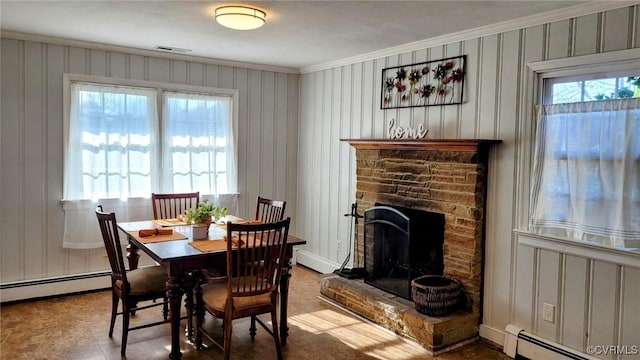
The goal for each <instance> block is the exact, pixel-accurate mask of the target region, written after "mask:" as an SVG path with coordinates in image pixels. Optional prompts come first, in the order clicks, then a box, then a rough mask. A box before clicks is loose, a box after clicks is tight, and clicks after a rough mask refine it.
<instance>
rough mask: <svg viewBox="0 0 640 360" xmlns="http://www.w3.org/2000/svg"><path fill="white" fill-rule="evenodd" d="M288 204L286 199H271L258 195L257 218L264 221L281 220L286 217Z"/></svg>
mask: <svg viewBox="0 0 640 360" xmlns="http://www.w3.org/2000/svg"><path fill="white" fill-rule="evenodd" d="M286 205H287V202H286V201H280V200H271V199H267V198H263V197H260V196H258V201H257V204H256V217H255V219H256V220H260V221H262V222H263V223H266V222H275V221H280V220H282V219H284V209H285V206H286Z"/></svg>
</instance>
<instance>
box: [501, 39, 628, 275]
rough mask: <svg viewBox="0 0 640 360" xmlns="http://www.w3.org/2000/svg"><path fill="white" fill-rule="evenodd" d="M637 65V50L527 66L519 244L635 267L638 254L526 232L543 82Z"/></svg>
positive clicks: (616, 71) (520, 158)
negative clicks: (529, 90)
mask: <svg viewBox="0 0 640 360" xmlns="http://www.w3.org/2000/svg"><path fill="white" fill-rule="evenodd" d="M639 63H640V48H636V49H628V50H620V51H613V52H607V53H600V54H592V55H584V56H576V57H571V58H563V59H554V60H546V61H537V62H531V63H528V64H527V67H528V70H527V72H526V75H527V76H526V79H525V83H524V85H523V86H526V87H527V88H529V89H532V92H529V96H527V98H526V99H525V100H524V101H523V102H522V103H521V104H522V108H523V112H522V113H521V119H520V124H521V130H522V131H523V132H522V133H521V135H522V137H520V138H518V153H519V154H518V158H517V159H518V173H519V178H518V179H519V181H518V182H516V186H517V191H518V195H517V202H518V204H517V210H516V211H517V212H516V223H515V227H516V228H515V229H514V234H515V237H516V240H517V242H518V243H519V244H521V245H525V246H530V247H534V248H539V249H545V250H550V251H558V252H562V253H565V254H569V255H575V256H580V257H588V258H592V259H597V260H602V261H606V262H611V263H615V264H621V265H627V266H632V267H638V265H639V264H640V263H639V261H640V251H628V250H620V249H614V248H608V247H604V246H598V245H591V244H587V243H580V242H576V241H573V240H568V239H563V238H557V237H552V236H543V235H539V234H534V233H532V232H530V231H529V230H528V224H529V216H530V214H529V204H530V193H531V186H532V184H531V181H530V179H531V173H532V166H533V158H532V154H533V153H534V148H535V136H536V134H535V128H536V126H535V125H536V124H535V119H536V116H535V113H534V109H535V105H536V104H539V103H541V99H543V96H544V88H543V86H542V85H543V84H544V80H545V79H550V78H555V77H569V76H580V75H584V74H607V75H608V74H612V76H611V77H615V76H617V75H618V74H619V73H620V72H624V71H630V70H632V69H637V68H638V64H639Z"/></svg>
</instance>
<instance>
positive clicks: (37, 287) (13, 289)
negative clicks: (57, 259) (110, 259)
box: [0, 271, 111, 305]
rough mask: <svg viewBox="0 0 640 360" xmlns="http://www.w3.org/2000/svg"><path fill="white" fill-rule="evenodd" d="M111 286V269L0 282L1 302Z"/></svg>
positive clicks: (33, 298)
mask: <svg viewBox="0 0 640 360" xmlns="http://www.w3.org/2000/svg"><path fill="white" fill-rule="evenodd" d="M110 287H111V272H110V271H99V272H94V273H85V274H78V275H69V276H59V277H54V278H46V279H37V280H26V281H16V282H11V283H2V284H0V304H2V305H6V304H10V303H13V302H19V301H24V300H36V299H42V298H48V297H52V296H57V295H67V294H73V293H79V292H85V291H92V290H100V289H108V288H110Z"/></svg>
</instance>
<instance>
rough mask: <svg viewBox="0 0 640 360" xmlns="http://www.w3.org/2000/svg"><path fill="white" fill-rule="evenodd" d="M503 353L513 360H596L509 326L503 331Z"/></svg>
mask: <svg viewBox="0 0 640 360" xmlns="http://www.w3.org/2000/svg"><path fill="white" fill-rule="evenodd" d="M504 352H505V354H507V355H509V356H511V357H513V358H516V356H519V357H523V358H526V359H530V360H598V359H597V358H594V357H593V356H590V355H587V354H583V353H581V352H578V351H576V350H573V349H570V348H568V347H566V346H563V345H560V344H557V343H554V342H552V341H549V340H547V339H544V338H541V337H539V336H536V335H534V334H531V333H528V332H526V331H524V330H523V329H522V328H519V327H517V326H515V325H511V324H509V325H507V327H506V329H505V341H504Z"/></svg>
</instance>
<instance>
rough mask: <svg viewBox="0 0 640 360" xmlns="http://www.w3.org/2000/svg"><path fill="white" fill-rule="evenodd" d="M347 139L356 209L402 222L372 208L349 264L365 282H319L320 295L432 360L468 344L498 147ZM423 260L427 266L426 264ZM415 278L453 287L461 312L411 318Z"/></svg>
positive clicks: (476, 317)
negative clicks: (456, 285)
mask: <svg viewBox="0 0 640 360" xmlns="http://www.w3.org/2000/svg"><path fill="white" fill-rule="evenodd" d="M346 141H349V142H350V144H351V145H352V146H353V147H354V148H355V149H356V176H357V182H356V205H357V208H358V209H370V208H374V207H379V206H385V207H386V208H391V209H394V210H397V211H398V212H399V213H401V214H402V215H403V216H404V218H403V217H402V216H399V215H398V213H396V212H394V211H389V210H387V211H385V214H382V213H381V212H379V211H378V210H376V211H374V212H372V213H371V214H370V216H368V217H366V218H365V221H362V222H360V223H359V224H358V241H357V245H358V246H357V249H356V252H355V253H356V254H357V256H356V258H355V259H354V267H359V266H360V267H361V266H363V265H365V266H366V267H367V270H368V271H371V274H372V275H371V274H370V275H371V276H372V278H367V280H366V282H364V281H361V280H347V279H344V278H341V277H339V276H328V277H327V278H325V279H323V282H322V285H321V290H320V292H321V294H322V295H324V296H326V297H327V298H329V299H330V300H333V301H335V302H337V303H339V304H340V305H342V306H345V307H347V308H348V309H350V310H352V311H354V312H356V313H358V314H360V315H362V316H364V317H366V318H369V319H370V320H372V321H374V322H376V323H378V324H380V325H381V326H384V327H386V328H388V329H389V330H391V331H393V332H395V333H397V334H402V335H405V336H407V337H409V338H412V339H414V340H415V341H417V342H418V343H420V344H422V345H423V346H424V347H425V348H427V349H428V350H430V351H432V352H434V354H435V353H438V352H442V351H446V349H447V348H449V347H451V346H454V345H455V344H458V343H460V342H463V341H470V340H472V339H475V338H477V336H478V330H479V324H480V319H481V315H482V286H483V278H482V269H483V259H484V253H483V252H484V245H483V244H484V227H485V198H486V189H487V181H486V176H487V166H488V153H489V148H490V147H491V146H492V145H494V144H497V143H499V142H500V141H499V140H475V139H473V140H389V139H379V140H360V139H357V140H354V139H351V140H348V139H347V140H346ZM423 213H424V214H429V215H424V216H426V217H427V218H426V220H425V218H421V217H420V216H423V215H420V214H423ZM378 215H380V216H378ZM431 217H433V218H439V220H437V221H435V224H434V225H429V226H428V227H427V228H424V229H421V228H420V227H418V228H416V227H415V226H416V225H422V224H423V223H426V222H430V221H431V220H432V219H431ZM389 218H393V219H397V220H398V222H397V223H396V224H395V225H396V226H397V227H393V229H391V228H388V227H387V228H385V227H384V226H380V225H378V224H380V223H381V222H376V221H377V220H376V219H382V220H385V219H386V220H389ZM372 219H373V220H372ZM440 221H441V222H440ZM365 223H368V225H365ZM369 223H370V224H369ZM385 226H386V225H385ZM366 227H370V228H366ZM436 229H437V231H436ZM365 231H366V238H365ZM440 231H441V232H440ZM436 232H437V233H438V235H434V233H436ZM379 240H380V241H379ZM398 244H400V245H401V246H400V248H402V249H403V250H399V249H398V248H397V245H398ZM416 246H417V248H416ZM421 246H425V247H424V248H421ZM439 250H441V252H440V251H439ZM368 252H369V253H368ZM371 252H373V254H370V253H371ZM370 259H373V263H376V261H378V260H379V261H380V265H379V268H371V269H369V268H370V267H371V264H370ZM432 259H433V260H435V261H433V262H432V263H431V262H429V261H430V260H432ZM426 262H429V265H425V264H424V263H426ZM423 267H424V269H423ZM421 272H434V273H435V274H437V275H440V274H441V275H443V276H446V277H449V278H452V279H455V280H457V281H459V282H460V283H461V284H462V288H463V293H464V294H463V295H464V306H463V307H462V308H461V309H459V310H457V311H456V312H454V313H452V314H449V315H446V316H444V317H438V318H436V317H429V316H426V315H423V314H421V313H419V312H417V311H416V310H415V309H414V304H413V303H412V302H411V301H410V300H408V296H407V289H408V287H407V286H408V285H407V283H408V282H409V281H410V280H409V279H410V278H412V277H416V276H418V274H419V273H421ZM396 278H397V279H396ZM400 280H401V281H400ZM396 282H397V284H396ZM398 284H399V285H398Z"/></svg>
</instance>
